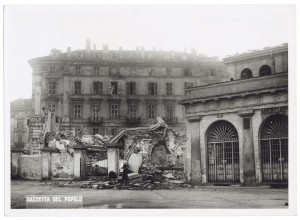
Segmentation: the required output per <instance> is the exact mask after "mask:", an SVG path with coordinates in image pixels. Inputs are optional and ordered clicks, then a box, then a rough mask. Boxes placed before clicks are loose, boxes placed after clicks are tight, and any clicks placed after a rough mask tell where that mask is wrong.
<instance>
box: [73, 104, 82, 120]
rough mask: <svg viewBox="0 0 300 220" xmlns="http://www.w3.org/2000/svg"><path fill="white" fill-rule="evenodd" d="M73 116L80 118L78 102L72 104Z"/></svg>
mask: <svg viewBox="0 0 300 220" xmlns="http://www.w3.org/2000/svg"><path fill="white" fill-rule="evenodd" d="M74 117H75V118H81V105H80V104H75V105H74Z"/></svg>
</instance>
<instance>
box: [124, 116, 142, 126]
mask: <svg viewBox="0 0 300 220" xmlns="http://www.w3.org/2000/svg"><path fill="white" fill-rule="evenodd" d="M140 123H141V118H140V117H126V124H127V125H138V124H140Z"/></svg>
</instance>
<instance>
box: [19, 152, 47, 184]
mask: <svg viewBox="0 0 300 220" xmlns="http://www.w3.org/2000/svg"><path fill="white" fill-rule="evenodd" d="M19 177H20V178H21V179H27V180H40V179H42V156H41V155H20V157H19Z"/></svg>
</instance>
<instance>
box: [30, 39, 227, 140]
mask: <svg viewBox="0 0 300 220" xmlns="http://www.w3.org/2000/svg"><path fill="white" fill-rule="evenodd" d="M29 64H30V65H31V67H32V69H33V81H32V87H33V91H32V97H33V105H32V109H33V112H34V117H33V120H32V122H33V121H35V122H36V123H39V120H40V119H39V118H38V117H39V115H42V114H43V109H48V110H49V111H50V112H51V113H53V114H54V115H55V117H56V122H57V124H58V126H59V129H60V130H64V129H66V130H73V129H75V130H77V129H80V128H81V127H82V126H84V127H86V128H87V129H88V130H89V132H90V133H91V134H96V133H99V134H106V135H113V134H115V133H116V131H118V130H120V129H123V128H127V127H138V126H149V125H150V124H152V123H154V122H155V119H156V117H157V116H160V117H162V118H163V119H164V120H165V121H166V123H167V124H168V125H171V126H173V127H174V128H176V129H178V130H183V131H184V130H185V121H184V114H185V113H184V107H183V106H181V105H179V104H178V102H179V100H181V99H182V98H183V97H184V95H185V89H186V88H187V87H190V86H200V85H205V84H211V83H214V82H220V81H222V80H223V79H224V73H225V70H226V69H225V66H224V64H223V62H221V61H218V60H217V58H215V57H213V58H210V57H206V56H203V55H199V54H197V53H196V52H195V51H194V50H193V51H192V52H191V53H186V52H174V51H167V52H166V51H156V50H151V51H146V50H144V49H143V47H141V48H139V47H138V48H137V49H136V50H135V51H128V50H123V49H122V48H119V50H109V48H108V45H104V46H103V49H102V50H96V46H95V45H94V46H93V49H91V41H90V40H89V39H87V41H86V48H85V49H84V50H76V51H71V48H68V49H67V52H62V51H59V50H57V49H53V50H52V51H51V54H50V55H49V56H45V57H39V58H34V59H31V60H30V61H29ZM37 126H40V125H37ZM32 133H37V132H36V131H32ZM36 139H37V136H36V135H34V134H33V135H32V142H33V143H34V142H35V140H36Z"/></svg>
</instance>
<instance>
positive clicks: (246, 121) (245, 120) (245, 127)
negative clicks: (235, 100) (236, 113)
mask: <svg viewBox="0 0 300 220" xmlns="http://www.w3.org/2000/svg"><path fill="white" fill-rule="evenodd" d="M243 122H244V123H243V124H244V129H250V118H244V119H243Z"/></svg>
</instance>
